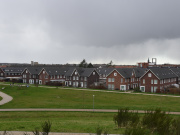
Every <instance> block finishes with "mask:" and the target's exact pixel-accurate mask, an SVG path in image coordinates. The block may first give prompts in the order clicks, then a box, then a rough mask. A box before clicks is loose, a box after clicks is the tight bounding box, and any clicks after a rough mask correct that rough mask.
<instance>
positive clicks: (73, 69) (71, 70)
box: [65, 67, 76, 76]
mask: <svg viewBox="0 0 180 135" xmlns="http://www.w3.org/2000/svg"><path fill="white" fill-rule="evenodd" d="M75 70H76V68H74V67H73V68H69V69H68V70H67V72H66V73H65V76H72V74H73V72H74V71H75Z"/></svg>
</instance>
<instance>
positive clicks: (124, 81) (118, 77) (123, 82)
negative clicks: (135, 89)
mask: <svg viewBox="0 0 180 135" xmlns="http://www.w3.org/2000/svg"><path fill="white" fill-rule="evenodd" d="M112 78H114V81H113V80H112ZM110 80H111V81H110ZM106 84H107V87H108V89H109V85H114V88H112V89H117V90H119V89H120V86H121V85H125V86H126V90H127V89H129V79H125V78H123V77H122V76H121V75H120V74H119V73H118V72H117V71H116V70H114V71H113V72H112V73H111V74H109V75H108V76H107V79H106Z"/></svg>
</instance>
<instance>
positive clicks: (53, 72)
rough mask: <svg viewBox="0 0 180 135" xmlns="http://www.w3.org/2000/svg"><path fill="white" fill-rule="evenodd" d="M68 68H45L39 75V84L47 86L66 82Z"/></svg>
mask: <svg viewBox="0 0 180 135" xmlns="http://www.w3.org/2000/svg"><path fill="white" fill-rule="evenodd" d="M67 71H68V68H62V67H44V68H43V69H42V70H41V71H40V73H39V74H38V75H39V84H43V85H45V84H46V83H47V82H60V83H64V82H65V73H66V72H67Z"/></svg>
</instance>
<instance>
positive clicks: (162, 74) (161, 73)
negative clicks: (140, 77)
mask: <svg viewBox="0 0 180 135" xmlns="http://www.w3.org/2000/svg"><path fill="white" fill-rule="evenodd" d="M150 70H151V71H152V72H153V73H154V74H155V75H156V76H157V77H158V78H159V79H167V78H175V77H177V75H175V74H174V73H173V72H172V71H171V70H170V69H169V68H150Z"/></svg>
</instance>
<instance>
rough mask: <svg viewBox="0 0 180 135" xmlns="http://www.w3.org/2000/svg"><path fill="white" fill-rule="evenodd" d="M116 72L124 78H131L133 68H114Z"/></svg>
mask: <svg viewBox="0 0 180 135" xmlns="http://www.w3.org/2000/svg"><path fill="white" fill-rule="evenodd" d="M116 70H117V71H118V73H119V74H120V75H122V76H123V77H124V78H131V75H132V71H133V68H116Z"/></svg>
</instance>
